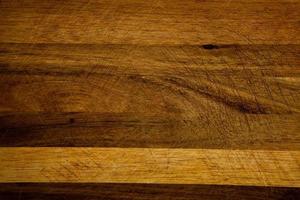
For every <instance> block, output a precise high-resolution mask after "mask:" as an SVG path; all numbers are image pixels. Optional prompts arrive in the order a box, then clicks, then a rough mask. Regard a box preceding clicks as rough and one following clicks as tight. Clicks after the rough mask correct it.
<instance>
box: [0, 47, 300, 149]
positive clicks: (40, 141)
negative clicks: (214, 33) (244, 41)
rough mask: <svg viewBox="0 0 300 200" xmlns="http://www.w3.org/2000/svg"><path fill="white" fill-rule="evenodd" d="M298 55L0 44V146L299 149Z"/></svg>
mask: <svg viewBox="0 0 300 200" xmlns="http://www.w3.org/2000/svg"><path fill="white" fill-rule="evenodd" d="M299 52H300V46H299V45H275V46H272V45H269V46H268V45H220V46H209V45H208V46H207V45H206V46H201V45H195V46H190V45H187V46H136V45H86V44H85V45H72V44H39V45H32V44H3V43H2V44H0V66H1V68H0V93H1V98H0V110H1V112H2V114H1V115H0V132H1V137H0V146H78V147H82V146H86V147H89V146H91V147H92V146H93V147H156V148H160V147H166V148H168V147H171V148H214V149H218V148H221V149H265V150H268V149H269V150H299V149H300V135H299V132H300V124H299V123H298V122H299V118H300V115H299V110H300V101H299V99H300V81H299V80H300V79H299V77H300V63H299V61H300V60H299Z"/></svg>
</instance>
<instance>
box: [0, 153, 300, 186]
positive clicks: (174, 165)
mask: <svg viewBox="0 0 300 200" xmlns="http://www.w3.org/2000/svg"><path fill="white" fill-rule="evenodd" d="M0 150H1V151H0V182H85V183H87V182H97V183H160V184H166V183H168V184H169V183H173V184H218V185H254V186H288V187H299V186H300V163H299V160H300V152H299V151H249V150H248V151H247V150H244V151H243V150H206V149H198V150H195V149H154V148H151V149H142V148H137V149H131V148H126V149H122V148H30V147H28V148H25V147H23V148H21V147H20V148H1V149H0Z"/></svg>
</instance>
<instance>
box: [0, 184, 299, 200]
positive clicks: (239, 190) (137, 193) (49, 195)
mask: <svg viewBox="0 0 300 200" xmlns="http://www.w3.org/2000/svg"><path fill="white" fill-rule="evenodd" d="M299 195H300V189H299V188H280V187H276V188H275V187H253V186H251V187H249V186H248V187H246V186H218V185H177V184H116V183H115V184H103V183H102V184H99V183H98V184H93V183H85V184H81V183H5V184H0V198H1V199H5V200H11V199H18V200H27V199H28V200H35V199H36V200H37V199H43V200H47V199H51V200H53V199H74V200H84V199H90V200H94V199H106V200H117V199H128V200H129V199H130V200H135V199H138V200H153V199H172V200H199V198H201V200H219V199H224V198H225V199H230V200H241V199H243V200H262V199H263V200H280V199H286V200H296V199H297V198H298V197H299Z"/></svg>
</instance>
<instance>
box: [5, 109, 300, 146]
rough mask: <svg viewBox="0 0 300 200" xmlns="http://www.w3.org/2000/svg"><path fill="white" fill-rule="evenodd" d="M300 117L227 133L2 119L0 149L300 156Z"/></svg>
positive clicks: (170, 124)
mask: <svg viewBox="0 0 300 200" xmlns="http://www.w3.org/2000/svg"><path fill="white" fill-rule="evenodd" d="M299 117H300V115H299V114H298V115H267V116H265V115H262V116H261V115H253V114H245V115H244V116H243V117H242V116H241V117H239V118H236V119H234V120H231V121H230V122H227V123H228V125H231V126H230V127H231V129H226V126H225V125H226V124H227V123H226V121H225V122H223V123H222V121H223V118H220V119H215V120H220V125H219V126H215V125H213V123H214V122H211V123H208V121H207V120H203V119H200V120H198V119H193V120H184V119H182V118H179V119H175V118H174V119H171V118H165V117H164V116H162V117H160V116H146V115H142V114H137V113H123V114H112V113H7V114H4V113H3V114H0V146H2V147H13V146H14V147H24V146H27V147H123V148H127V147H147V148H152V147H153V148H162V147H163V148H210V149H264V150H300V135H299V132H300V125H299V123H298V122H299ZM216 123H217V122H216ZM229 123H231V124H229ZM245 123H248V125H247V124H245ZM222 124H223V129H222Z"/></svg>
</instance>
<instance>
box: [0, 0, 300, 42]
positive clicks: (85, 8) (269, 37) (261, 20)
mask: <svg viewBox="0 0 300 200" xmlns="http://www.w3.org/2000/svg"><path fill="white" fill-rule="evenodd" d="M0 9H1V14H0V26H1V35H0V42H32V43H47V42H63V43H87V42H89V43H113V44H117V43H123V44H124V43H127V44H203V43H223V44H232V43H238V44H249V43H262V44H274V43H276V44H280V43H281V44H289V43H295V44H296V43H297V44H300V37H299V31H300V29H299V20H298V19H299V12H298V10H299V9H300V3H299V2H298V1H286V0H281V1H269V0H262V1H245V0H238V1H227V0H222V1H194V0H188V1H184V2H182V1H181V0H168V1H165V0H150V1H149V0H142V1H141V0H123V1H109V0H92V1H90V0H89V1H87V0H72V1H68V3H61V2H60V1H59V3H58V1H49V0H48V1H43V2H40V1H37V0H30V1H26V5H25V4H23V3H21V2H18V1H10V0H2V1H1V2H0ZM279 19H280V20H279Z"/></svg>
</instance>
